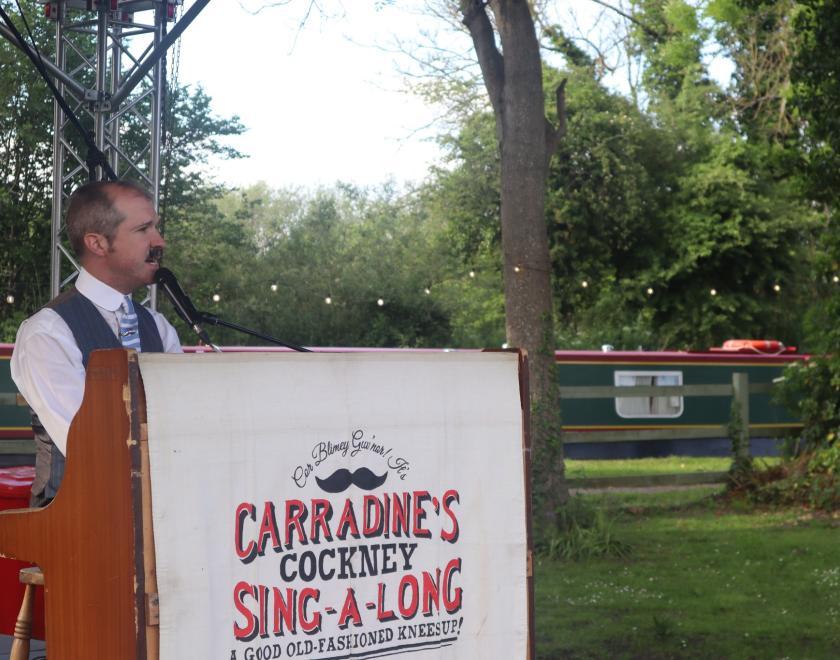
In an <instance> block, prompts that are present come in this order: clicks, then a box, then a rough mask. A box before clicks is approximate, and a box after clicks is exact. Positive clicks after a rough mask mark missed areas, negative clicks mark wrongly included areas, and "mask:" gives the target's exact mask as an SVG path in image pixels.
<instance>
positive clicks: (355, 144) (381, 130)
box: [170, 0, 731, 188]
mask: <svg viewBox="0 0 840 660" xmlns="http://www.w3.org/2000/svg"><path fill="white" fill-rule="evenodd" d="M426 2H430V3H432V4H434V3H435V0H395V1H393V2H391V1H389V0H343V1H342V0H318V1H317V3H314V2H312V1H311V0H281V1H280V2H278V1H276V0H275V1H274V2H272V0H212V1H211V2H210V3H209V4H208V5H207V6H206V7H205V9H204V10H203V11H202V12H201V13H200V14H199V15H198V17H197V18H196V19H195V21H194V22H193V23H192V25H190V26H189V27H188V28H187V29H186V31H185V32H184V34H183V36H182V37H181V39H180V42H179V44H178V45H177V46H176V47H174V49H173V52H172V53H171V56H170V67H171V68H172V70H173V71H177V82H178V83H179V84H190V85H196V84H201V85H203V87H204V89H205V90H206V91H207V93H208V94H209V95H210V97H211V98H212V108H213V109H214V111H215V112H216V113H217V114H218V115H220V116H232V115H238V116H239V118H240V120H241V121H242V123H243V124H244V125H245V127H246V128H247V131H246V132H245V134H244V135H242V136H239V137H236V138H232V139H230V140H229V144H231V145H232V146H234V147H236V148H237V149H239V150H240V151H241V152H243V153H245V154H248V155H249V158H247V159H242V160H238V161H221V162H218V163H214V164H213V168H212V172H213V175H214V176H215V177H216V178H217V179H218V180H219V181H220V182H223V183H227V184H229V185H234V186H245V185H249V184H253V183H256V182H258V181H264V182H266V183H267V184H268V185H269V186H271V187H273V188H286V187H306V188H315V187H318V186H324V185H325V186H329V185H331V184H334V183H335V182H336V181H342V182H347V183H355V184H357V185H362V186H371V185H377V184H381V183H384V182H386V181H389V180H392V181H394V182H396V183H398V184H402V183H408V182H420V181H422V180H423V179H424V177H425V176H426V175H427V173H428V170H429V167H430V166H431V165H433V164H435V163H440V162H441V161H442V153H441V151H440V148H439V146H438V144H437V142H436V141H435V137H436V135H438V134H439V133H440V132H441V131H442V130H443V125H442V123H441V122H440V121H436V120H439V118H440V115H441V113H442V109H441V108H440V107H431V106H429V105H426V104H425V103H424V102H423V100H422V99H420V98H419V97H418V96H417V95H415V94H412V93H410V92H408V91H407V89H408V86H409V83H410V81H411V79H410V78H408V77H406V75H405V73H404V71H405V70H410V69H412V68H414V69H415V70H416V67H413V64H412V62H411V59H410V57H409V56H408V55H406V52H405V51H409V52H415V53H416V51H413V50H412V48H411V45H412V44H415V45H416V44H420V43H426V44H429V43H435V45H439V46H442V47H445V48H446V49H450V50H455V51H459V52H461V53H463V54H465V56H466V57H467V58H469V59H470V60H474V53H473V52H472V47H471V42H470V40H469V38H468V36H467V35H466V34H464V33H459V32H457V31H455V30H453V29H452V28H450V27H449V26H447V25H446V24H445V23H444V22H443V21H442V20H440V19H436V18H433V17H430V16H429V14H428V12H425V11H423V6H424V5H425V4H426ZM192 4H193V0H185V5H184V10H186V9H187V8H188V7H190V6H191V5H192ZM313 4H315V5H316V6H317V7H318V8H314V9H312V11H311V12H309V13H308V14H307V13H306V11H307V9H308V8H310V7H311V6H312V5H313ZM438 4H440V3H438ZM547 6H548V7H549V8H553V9H554V10H555V11H556V12H557V14H556V15H555V16H552V17H551V19H552V20H553V21H557V22H560V23H561V24H562V25H564V26H565V27H566V28H567V30H568V33H569V34H573V35H574V34H579V35H585V37H586V38H587V39H589V40H590V41H591V42H592V43H597V44H601V45H603V44H605V43H608V41H609V40H610V38H612V37H614V36H615V34H618V33H620V32H621V30H617V29H616V27H615V21H617V20H620V19H618V17H617V16H616V14H614V13H613V12H606V11H605V10H604V9H603V7H602V6H600V5H598V4H597V3H595V2H593V1H592V0H573V1H572V2H562V3H555V4H549V5H547ZM430 33H431V34H433V35H434V37H433V39H432V40H431V41H430V39H429V37H428V34H430ZM397 41H399V42H401V43H402V44H405V45H406V46H405V47H404V48H403V52H402V53H400V52H396V51H395V48H394V45H395V43H396V42H397ZM613 52H614V53H617V52H620V49H615V50H614V51H613ZM711 73H712V75H713V76H715V77H717V78H718V79H719V80H721V82H724V83H725V81H726V80H727V79H728V77H729V74H730V73H731V67H728V65H726V64H725V63H721V62H712V66H711ZM627 74H628V69H627V68H626V67H624V68H622V67H619V68H618V70H617V71H616V73H615V74H614V75H612V77H611V78H610V77H609V76H608V77H607V79H606V80H605V83H606V84H607V85H608V86H611V87H613V88H614V89H617V90H619V91H626V90H627V89H629V87H628V82H627Z"/></svg>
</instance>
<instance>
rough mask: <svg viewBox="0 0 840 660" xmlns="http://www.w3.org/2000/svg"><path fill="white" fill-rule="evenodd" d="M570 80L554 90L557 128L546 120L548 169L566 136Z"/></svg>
mask: <svg viewBox="0 0 840 660" xmlns="http://www.w3.org/2000/svg"><path fill="white" fill-rule="evenodd" d="M568 80H569V79H568V78H563V80H561V81H560V84H559V85H557V89H556V90H554V99H555V103H556V104H557V126H552V124H551V122H550V121H548V119H547V118H546V120H545V163H546V167H548V164H549V163H550V162H551V158H552V157H553V156H554V154H555V153H557V149H558V148H559V147H560V141H561V140H562V139H563V137H564V136H565V135H566V83H567V82H568Z"/></svg>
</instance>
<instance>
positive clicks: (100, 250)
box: [85, 232, 109, 257]
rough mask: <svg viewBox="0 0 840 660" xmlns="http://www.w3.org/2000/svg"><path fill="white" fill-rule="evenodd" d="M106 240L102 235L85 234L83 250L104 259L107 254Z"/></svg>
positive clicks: (107, 245)
mask: <svg viewBox="0 0 840 660" xmlns="http://www.w3.org/2000/svg"><path fill="white" fill-rule="evenodd" d="M108 247H109V244H108V239H107V238H106V237H105V235H104V234H97V233H95V232H90V233H87V234H85V249H86V250H87V252H89V253H90V254H94V255H96V256H97V257H104V256H105V255H106V254H107V253H108Z"/></svg>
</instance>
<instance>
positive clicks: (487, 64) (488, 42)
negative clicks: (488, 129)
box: [460, 0, 505, 137]
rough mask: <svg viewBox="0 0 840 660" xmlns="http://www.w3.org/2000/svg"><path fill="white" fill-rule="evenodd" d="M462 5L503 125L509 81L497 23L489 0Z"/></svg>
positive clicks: (462, 1) (466, 1)
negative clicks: (498, 44)
mask: <svg viewBox="0 0 840 660" xmlns="http://www.w3.org/2000/svg"><path fill="white" fill-rule="evenodd" d="M460 6H461V15H462V16H463V23H464V25H466V26H467V29H468V30H469V31H470V36H471V37H472V40H473V46H475V53H476V56H477V57H478V65H479V66H480V67H481V75H482V76H483V78H484V86H485V87H486V88H487V94H488V96H489V97H490V104H491V105H492V106H493V112H494V114H495V115H496V119H497V126H501V123H500V119H501V117H502V111H503V106H502V93H503V91H504V85H505V70H504V60H503V59H502V54H501V53H500V52H499V49H498V48H497V47H496V39H495V37H494V33H493V26H492V25H491V23H490V17H489V16H488V15H487V11H486V7H487V3H486V2H483V1H482V0H460ZM500 137H501V136H500Z"/></svg>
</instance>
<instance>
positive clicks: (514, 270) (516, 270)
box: [513, 266, 522, 273]
mask: <svg viewBox="0 0 840 660" xmlns="http://www.w3.org/2000/svg"><path fill="white" fill-rule="evenodd" d="M513 272H514V273H521V272H522V269H521V268H520V267H519V266H514V267H513Z"/></svg>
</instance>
